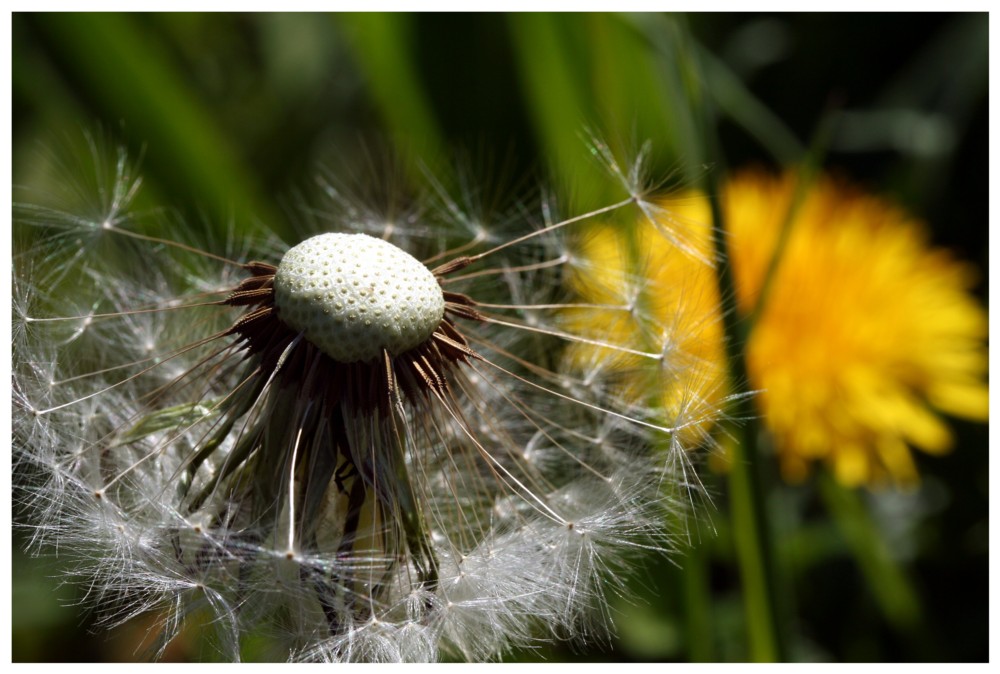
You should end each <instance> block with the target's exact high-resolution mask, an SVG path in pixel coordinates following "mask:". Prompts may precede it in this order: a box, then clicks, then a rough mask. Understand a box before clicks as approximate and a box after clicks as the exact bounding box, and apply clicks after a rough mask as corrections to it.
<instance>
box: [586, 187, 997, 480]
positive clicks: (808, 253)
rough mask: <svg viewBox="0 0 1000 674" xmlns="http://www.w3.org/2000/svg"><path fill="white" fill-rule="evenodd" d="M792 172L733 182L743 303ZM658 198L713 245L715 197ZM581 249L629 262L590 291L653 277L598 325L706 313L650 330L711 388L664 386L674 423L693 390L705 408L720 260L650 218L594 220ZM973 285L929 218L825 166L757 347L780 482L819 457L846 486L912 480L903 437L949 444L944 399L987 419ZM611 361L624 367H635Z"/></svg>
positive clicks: (604, 298)
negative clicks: (848, 182)
mask: <svg viewBox="0 0 1000 674" xmlns="http://www.w3.org/2000/svg"><path fill="white" fill-rule="evenodd" d="M795 180H796V178H795V175H794V174H792V173H788V174H786V175H785V176H783V177H780V178H778V177H774V176H771V175H768V174H766V173H764V172H759V171H752V172H744V173H742V174H740V175H737V176H736V177H734V178H733V179H731V180H730V181H729V183H728V184H727V185H726V187H725V188H724V190H723V194H722V206H723V212H724V215H725V224H726V228H727V230H728V232H727V235H728V236H729V237H730V251H731V256H732V260H731V261H730V264H731V265H732V269H733V273H734V276H735V282H736V288H737V295H738V298H737V300H738V305H739V308H740V311H741V313H743V314H744V315H746V314H747V313H749V312H750V311H752V309H753V307H754V306H755V304H756V302H757V299H758V296H759V293H760V291H761V286H762V284H763V281H764V276H765V274H766V270H767V266H768V263H769V261H770V259H771V257H772V254H773V253H774V250H775V246H776V244H777V241H778V237H779V232H780V230H781V226H782V222H783V220H784V219H785V217H786V216H787V213H788V211H789V208H790V205H791V200H792V197H793V192H794V189H795ZM662 206H663V207H664V208H666V209H667V210H668V211H669V212H670V213H671V214H672V216H671V217H672V219H673V220H674V221H675V222H674V224H676V225H677V226H676V227H674V228H673V229H674V230H675V231H678V232H681V233H683V236H684V239H685V241H686V242H687V243H688V244H689V245H690V248H691V249H692V250H693V251H694V252H696V253H701V254H702V255H703V256H706V257H707V256H709V255H710V252H711V249H710V238H709V237H708V236H707V234H708V226H709V225H708V224H707V223H710V222H711V213H710V211H709V203H708V200H707V199H706V198H705V197H704V196H703V195H700V194H698V193H687V194H682V195H680V196H678V197H675V198H673V199H671V200H670V201H669V202H663V203H662ZM581 253H582V255H583V256H584V257H585V258H587V259H589V260H592V261H593V262H594V263H595V268H608V267H609V265H617V269H618V270H620V272H621V275H619V276H612V275H609V274H604V275H595V276H592V277H589V278H587V279H582V278H581V279H576V280H575V285H576V287H577V291H578V292H580V293H582V294H583V295H584V296H586V297H588V298H589V299H590V300H591V301H594V302H601V303H614V302H619V303H622V302H625V303H628V302H629V301H630V300H629V298H628V297H622V295H623V293H624V294H625V295H638V293H637V292H633V291H628V290H622V287H623V286H624V287H628V286H629V283H628V282H627V279H628V278H629V277H628V270H629V269H635V268H636V264H638V265H639V267H638V268H640V269H642V270H643V271H642V272H641V273H639V274H638V275H639V276H645V277H647V278H648V279H649V280H650V281H652V283H653V285H652V290H648V291H647V293H646V294H647V298H648V299H647V300H646V301H645V302H643V303H642V306H641V307H637V306H633V307H632V308H633V309H640V308H641V311H638V310H635V311H632V312H630V313H628V314H627V316H628V318H624V319H623V318H620V317H619V318H618V319H614V320H611V319H609V320H608V321H607V322H606V323H603V324H601V325H599V326H593V327H595V328H596V330H595V334H602V335H604V337H605V339H607V340H609V341H615V342H617V340H619V339H620V338H621V334H620V333H621V332H623V331H631V333H632V334H633V336H634V339H635V340H636V341H637V343H638V344H639V345H640V346H641V345H642V343H643V340H647V339H648V336H649V334H650V328H649V326H655V325H657V324H658V320H657V319H660V320H659V322H660V323H661V322H662V321H663V320H666V319H667V317H677V316H681V317H691V316H700V317H702V318H701V319H700V321H699V324H697V325H694V324H690V323H689V324H682V325H678V324H676V323H672V324H668V325H667V326H666V328H665V329H666V331H667V333H669V334H666V335H663V334H661V335H658V336H656V339H659V340H660V342H661V343H669V344H670V345H671V349H672V350H675V351H676V352H677V353H683V354H685V355H686V356H687V357H690V358H694V359H698V360H699V361H701V362H702V363H703V364H704V368H703V372H704V373H705V375H704V377H703V381H704V385H703V386H702V388H701V389H700V390H692V389H691V388H690V387H689V388H687V389H686V390H685V391H684V392H683V393H682V394H681V393H679V392H676V391H663V392H662V396H663V397H662V399H661V400H659V401H657V402H658V403H659V405H660V406H661V409H663V410H665V412H666V414H667V415H668V416H673V417H674V418H679V419H687V418H688V417H686V416H685V414H684V409H683V408H684V406H685V405H690V403H691V401H692V400H696V401H701V402H703V403H704V404H705V406H706V408H707V407H710V406H711V405H712V404H713V403H714V402H717V401H718V400H719V399H720V398H721V396H722V395H724V393H725V387H724V386H720V382H721V381H722V380H723V378H724V364H723V350H722V337H723V335H722V329H721V324H720V323H719V320H718V317H719V314H718V291H717V288H716V281H715V277H714V274H715V272H714V270H713V269H711V268H710V267H709V266H708V265H706V264H704V263H703V262H700V261H698V260H697V259H695V257H696V256H692V255H684V254H679V253H678V251H677V250H676V246H672V245H667V242H666V241H665V240H664V239H663V237H662V235H661V234H660V233H659V232H658V231H656V230H655V229H653V227H651V226H649V225H642V224H640V225H637V226H636V227H634V228H629V227H612V226H610V225H608V226H605V227H602V228H599V229H597V230H596V231H594V232H593V236H592V237H590V238H589V239H588V240H586V241H584V242H582V244H581ZM623 280H624V281H626V282H625V283H624V284H623ZM974 282H975V272H974V270H973V269H972V268H971V267H970V266H969V265H967V264H964V263H962V262H959V261H956V260H955V259H953V258H952V257H951V256H950V255H949V254H948V253H947V252H945V251H943V250H939V249H934V248H931V247H929V245H928V241H927V233H926V231H925V228H924V226H923V224H922V223H920V222H918V221H915V220H914V219H912V218H910V217H909V216H907V215H906V214H905V213H904V212H902V211H901V210H900V209H899V208H897V207H895V206H893V205H891V204H889V203H887V202H885V201H882V200H880V199H878V198H875V197H872V196H868V195H865V194H861V193H859V192H857V191H856V190H854V189H852V188H850V187H848V186H845V185H844V184H842V183H840V182H838V181H836V180H834V179H831V178H821V179H820V180H818V181H817V182H816V183H815V184H814V185H813V186H812V187H811V188H810V190H809V192H808V194H807V195H806V196H805V199H804V200H803V202H802V204H801V206H800V207H799V209H798V211H797V213H796V216H795V220H794V222H793V223H792V225H791V231H790V235H789V238H788V240H787V244H786V248H785V250H784V253H783V256H782V258H781V260H780V263H779V265H778V268H777V270H776V272H775V277H774V280H773V284H772V286H771V288H770V291H769V297H768V298H767V301H766V303H765V305H764V310H763V313H762V314H761V315H760V317H759V320H758V322H757V324H756V325H755V326H754V328H753V330H752V334H751V336H750V338H749V343H748V344H747V361H748V369H749V374H750V378H751V381H750V386H751V387H752V388H754V389H757V390H759V391H760V393H759V395H758V397H757V403H758V405H759V409H760V411H761V414H762V417H763V421H764V423H765V424H766V426H767V427H768V428H769V430H770V431H771V434H772V436H773V438H774V442H775V448H776V452H777V455H778V458H779V460H780V463H781V468H782V472H783V474H784V476H785V478H786V479H788V480H790V481H797V480H801V479H803V478H804V477H805V476H806V475H807V474H808V470H809V466H810V464H811V463H812V462H814V461H824V462H825V463H827V464H828V465H829V466H830V468H831V469H832V470H833V472H834V474H835V475H836V477H837V478H838V479H839V480H840V481H841V482H842V483H844V484H847V485H851V486H854V485H860V484H879V483H884V482H887V481H892V482H895V483H898V484H907V483H912V482H914V481H915V480H916V479H917V472H916V469H915V466H914V463H913V459H912V456H911V454H910V450H909V447H911V446H912V447H916V448H918V449H920V450H923V451H925V452H928V453H931V454H940V453H942V452H945V451H947V450H948V449H949V448H950V446H951V443H952V436H951V432H950V431H949V429H948V427H947V426H946V425H945V424H944V422H943V421H942V420H941V419H940V418H939V416H938V415H937V414H936V413H935V412H934V410H940V411H943V412H947V413H950V414H953V415H955V416H959V417H965V418H968V419H973V420H986V419H987V417H988V389H987V385H986V383H985V377H984V375H985V373H986V371H987V353H986V346H985V338H986V336H987V330H988V329H987V317H986V312H985V310H984V309H983V308H982V307H981V306H980V305H979V304H978V303H977V302H976V301H975V299H974V298H973V297H972V296H971V295H970V294H969V289H970V287H971V286H972V285H973V283H974ZM633 285H634V286H635V287H636V288H638V287H639V285H640V283H639V282H638V281H636V282H635V283H634V284H633ZM680 305H683V306H684V308H685V309H686V310H685V311H678V310H677V309H678V306H680ZM619 313H621V312H619ZM706 316H710V317H714V320H711V319H709V320H706V319H705V318H704V317H706ZM570 320H571V321H572V318H570ZM578 357H579V356H578ZM591 357H594V355H593V354H592V355H591ZM612 367H618V368H620V369H621V370H623V371H628V369H629V364H628V363H627V362H624V361H619V362H617V363H616V364H615V365H613V366H612ZM626 377H627V375H626ZM631 383H632V384H633V385H635V386H638V385H648V383H649V382H648V381H647V382H638V381H634V380H633V381H632V382H631ZM695 429H696V426H695V425H692V430H695ZM701 432H704V429H701Z"/></svg>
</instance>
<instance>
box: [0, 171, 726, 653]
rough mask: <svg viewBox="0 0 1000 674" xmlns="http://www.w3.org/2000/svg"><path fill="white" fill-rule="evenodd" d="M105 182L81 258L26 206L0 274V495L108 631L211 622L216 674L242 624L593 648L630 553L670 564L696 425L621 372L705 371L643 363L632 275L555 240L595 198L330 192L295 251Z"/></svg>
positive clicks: (293, 636)
mask: <svg viewBox="0 0 1000 674" xmlns="http://www.w3.org/2000/svg"><path fill="white" fill-rule="evenodd" d="M111 154H112V155H113V156H115V157H118V156H120V155H118V154H114V153H111ZM116 166H117V174H116V175H117V176H118V177H117V181H118V183H119V184H120V185H121V187H120V188H118V192H121V193H122V194H125V195H128V196H129V197H130V198H129V199H121V200H119V201H118V202H116V203H117V206H116V209H115V212H114V217H115V219H114V226H113V227H112V228H110V229H108V230H107V231H104V232H103V233H102V238H101V240H100V241H99V245H98V242H97V240H96V239H90V244H89V245H88V246H85V247H83V248H79V247H77V246H76V245H75V244H74V243H72V242H73V241H74V240H75V239H76V238H79V235H80V234H81V233H82V234H87V233H88V232H89V229H88V228H90V227H91V225H88V224H86V223H85V222H83V221H80V220H79V219H74V217H73V216H72V213H66V212H65V211H57V210H53V209H33V208H28V209H24V212H25V213H27V215H26V216H23V217H22V218H21V219H20V220H19V223H20V224H23V225H27V226H35V227H43V228H44V229H43V232H48V233H50V236H48V237H47V238H46V237H45V236H40V237H38V240H39V241H40V242H39V243H37V244H34V245H33V247H32V248H31V249H30V250H28V251H26V252H25V253H23V255H22V256H21V257H20V260H19V261H20V263H21V264H19V265H18V269H17V270H15V281H16V282H15V289H16V293H15V320H16V321H17V329H16V330H15V333H14V334H15V340H14V352H15V357H14V361H15V376H14V402H15V409H16V417H15V418H16V423H15V447H16V454H15V456H16V460H15V465H16V466H17V468H16V470H18V471H20V473H23V474H24V478H23V480H20V481H21V482H22V483H23V485H22V486H21V487H20V488H19V491H18V499H19V501H20V504H21V505H22V506H23V508H24V510H25V511H27V512H30V513H31V524H30V526H31V527H32V529H31V530H32V534H33V536H34V549H36V550H40V549H42V548H43V546H46V545H52V546H58V548H59V549H60V550H61V551H62V550H68V551H71V552H70V553H69V554H70V555H71V556H72V564H73V572H74V574H75V575H77V576H79V577H80V578H81V579H83V580H84V582H86V583H87V587H88V588H90V592H91V594H90V597H89V601H90V602H91V603H92V604H94V605H95V606H97V607H98V608H99V610H100V612H101V614H102V617H103V618H105V620H106V622H108V623H109V624H114V623H116V622H119V621H122V620H126V619H128V618H130V617H132V616H135V615H138V614H139V613H141V612H143V611H146V610H150V609H153V608H157V609H159V610H162V611H166V615H167V618H166V619H165V620H164V627H165V629H166V630H167V633H166V634H165V636H164V639H165V640H169V638H170V637H171V636H172V635H173V634H174V633H176V630H178V629H180V626H181V625H183V624H185V622H186V620H187V619H188V617H189V616H193V615H199V612H207V615H208V616H210V618H209V622H210V624H211V626H212V628H213V632H214V633H216V634H217V637H218V642H219V645H220V646H221V647H222V648H223V649H224V652H225V654H226V655H228V656H229V657H231V658H233V659H236V658H238V657H239V655H240V644H241V641H242V640H243V639H245V638H246V636H247V635H249V634H256V633H258V632H260V631H261V630H263V631H265V632H267V633H268V634H271V635H273V636H274V638H275V641H276V643H277V644H280V648H281V649H282V650H281V651H280V652H278V653H276V655H277V656H278V657H282V658H290V659H305V660H319V661H351V660H369V661H384V660H404V661H414V660H433V659H437V658H439V657H441V656H442V655H444V654H448V655H450V656H453V657H459V658H465V659H470V660H490V659H496V658H498V657H500V656H501V655H502V654H503V653H504V652H506V651H507V650H508V649H510V648H513V647H518V646H530V645H532V644H534V643H537V641H538V640H539V639H551V638H559V639H564V638H574V637H589V636H591V635H596V634H599V633H600V632H601V629H603V627H604V626H606V625H607V624H608V623H609V617H608V616H607V607H606V605H605V602H604V596H605V594H606V592H607V591H608V590H612V591H617V590H616V588H619V587H620V584H621V582H622V581H621V579H622V578H623V577H624V573H622V571H623V570H624V569H625V568H627V566H628V559H629V557H630V555H631V554H633V553H637V552H639V551H644V550H650V551H654V550H655V551H659V552H666V551H669V550H670V549H672V548H673V547H674V541H673V540H672V538H671V537H670V535H669V534H668V533H666V532H665V531H664V530H663V523H664V522H665V521H666V520H667V519H668V513H670V512H672V511H674V510H679V509H682V508H685V507H687V504H686V502H685V501H684V500H683V499H681V498H678V497H677V493H678V491H683V490H684V489H686V488H688V487H686V486H685V487H680V486H678V485H680V484H684V485H692V486H691V487H690V488H692V489H697V479H696V478H692V476H691V475H689V474H688V472H687V471H689V470H690V465H689V464H688V462H687V461H688V460H687V458H686V456H687V454H688V452H689V451H690V449H691V447H690V444H689V443H688V441H687V440H686V437H687V436H686V435H685V434H678V433H675V432H674V431H673V427H675V426H676V427H678V428H680V427H682V424H684V423H688V422H687V420H686V419H680V420H678V419H671V418H665V417H664V416H663V411H662V410H658V409H656V408H655V407H653V406H650V405H649V404H648V402H647V400H648V399H649V398H650V395H649V394H648V392H643V391H641V390H640V389H639V387H636V386H634V385H633V384H631V383H630V382H629V381H626V380H625V379H623V378H622V377H621V376H620V373H619V372H618V371H617V369H616V367H614V364H615V363H619V362H628V363H629V364H630V367H631V368H632V370H636V371H638V370H642V369H643V368H645V369H646V370H648V371H649V373H655V376H656V377H657V378H659V379H658V381H662V380H663V379H664V378H668V377H669V378H670V380H671V382H672V383H673V384H674V385H675V386H677V387H679V388H681V389H684V388H685V382H686V381H696V380H697V377H696V375H697V374H698V373H697V372H692V371H690V370H691V369H692V368H693V369H694V370H697V369H698V368H699V367H701V365H700V364H699V362H698V361H697V359H689V360H687V361H685V360H683V359H674V358H671V361H672V365H671V367H670V368H664V367H663V365H662V363H661V362H660V361H662V360H664V358H663V357H662V356H661V355H660V353H659V351H662V350H663V349H662V348H661V347H662V344H661V342H662V341H663V339H664V337H663V335H664V334H665V333H666V332H669V330H668V329H667V328H664V327H663V325H661V324H660V323H657V321H656V320H654V319H655V313H654V312H653V311H651V310H650V309H649V307H648V297H647V295H648V291H649V288H648V287H646V286H644V285H643V284H642V282H641V277H640V276H638V275H631V274H619V275H618V276H617V278H618V279H620V280H621V281H622V285H621V287H620V288H615V287H613V286H614V284H613V283H612V282H611V280H610V276H601V274H600V273H599V272H600V271H601V270H600V269H599V265H598V264H595V263H594V262H593V260H592V259H588V258H586V257H583V256H579V255H576V254H575V253H574V252H573V249H572V247H571V246H570V245H569V244H568V243H567V238H568V237H567V236H566V234H567V232H566V231H565V230H567V229H570V228H572V226H574V225H575V224H576V223H578V222H580V223H582V222H584V221H586V220H587V219H589V218H592V217H596V216H597V215H603V214H604V213H606V212H607V211H606V210H605V211H602V212H600V213H598V212H594V213H590V214H584V215H581V216H576V217H574V218H570V219H567V220H561V221H558V220H555V219H554V215H553V213H554V212H555V211H554V208H553V207H551V205H550V206H549V207H548V208H545V209H544V214H543V218H542V220H543V221H544V224H539V225H533V224H531V223H532V222H533V220H532V219H525V218H524V217H523V216H524V211H525V208H524V205H523V204H518V206H517V208H516V209H514V214H513V215H507V214H503V215H502V216H501V217H499V218H498V219H493V220H491V219H490V218H488V217H485V216H484V215H483V214H480V213H477V214H475V215H470V214H468V213H465V212H463V210H462V206H461V205H460V203H459V202H455V201H451V200H448V199H445V198H443V197H442V196H441V195H440V194H437V195H435V196H434V197H433V198H425V199H424V200H423V201H421V202H420V203H421V204H422V205H418V206H417V207H414V208H412V209H411V208H407V209H405V210H403V211H399V212H396V209H390V211H392V212H384V210H385V209H380V208H377V207H376V208H364V207H361V206H360V205H359V204H357V202H355V201H354V200H353V198H352V197H351V196H350V195H348V194H347V193H346V192H345V191H344V190H342V189H340V188H337V189H333V188H329V185H330V184H328V183H324V185H325V186H326V187H328V188H329V189H326V190H325V192H324V194H325V195H326V197H329V199H330V200H331V201H332V205H330V204H328V205H327V206H328V207H327V208H326V209H325V210H324V208H323V207H316V208H314V209H311V210H310V213H311V214H312V215H313V216H315V219H316V220H317V223H318V224H319V225H321V226H322V229H326V230H332V231H327V232H325V233H322V234H317V235H316V236H313V237H312V238H306V239H305V240H304V241H303V242H302V243H300V244H298V245H296V246H294V247H292V248H290V249H289V248H287V246H284V245H282V244H277V243H275V242H274V239H273V237H272V238H268V237H262V238H261V239H260V240H258V239H257V238H244V237H240V238H239V239H238V240H234V241H212V240H207V241H205V240H199V239H198V238H197V237H198V236H199V234H198V233H193V232H191V231H187V230H185V231H184V232H180V231H173V230H171V228H170V227H169V226H165V227H164V230H165V232H166V233H165V234H163V235H162V236H153V235H151V234H146V233H145V232H144V230H143V229H142V228H141V226H140V225H139V224H138V223H137V222H136V221H135V220H134V218H133V212H132V211H131V208H130V206H131V196H133V190H134V189H138V187H137V186H138V182H137V179H136V178H135V177H134V176H133V175H132V174H131V171H124V168H126V167H127V166H128V163H127V162H124V161H120V162H119V163H118V164H117V165H116ZM126 187H127V188H128V189H125V188H126ZM114 189H115V188H113V189H112V191H114ZM441 202H443V203H441ZM436 203H437V204H439V205H438V206H437V207H435V206H434V204H436ZM613 208H623V209H632V210H638V209H637V207H636V201H635V200H634V199H629V200H626V201H622V202H620V203H619V204H618V205H617V206H614V207H613ZM39 213H44V214H45V217H46V219H45V221H44V222H42V221H41V220H40V219H39V215H38V214H39ZM388 216H392V217H388ZM643 217H646V216H643ZM87 222H90V220H88V221H87ZM53 223H54V224H53ZM386 223H392V225H391V226H389V225H386ZM358 230H360V233H359V231H358ZM363 232H367V233H369V234H376V235H379V236H383V237H385V239H379V238H374V237H373V236H369V235H367V234H365V233H363ZM470 236H471V240H470V239H469V237H470ZM417 255H421V256H422V257H419V258H418V257H416V256H417ZM419 260H423V262H421V261H419ZM588 275H589V278H590V279H591V281H590V282H591V283H592V284H595V285H597V286H599V287H600V288H602V289H604V290H606V292H605V293H604V296H602V298H601V299H600V300H595V301H593V302H587V303H581V302H580V300H579V299H578V297H577V294H576V292H575V289H574V288H573V287H572V285H571V284H570V279H571V277H572V278H580V279H585V278H588ZM609 306H610V307H613V311H614V318H613V319H612V321H611V322H609V323H607V324H605V325H603V326H594V324H593V323H588V322H587V321H586V320H585V318H586V315H588V314H593V312H595V311H598V310H600V309H601V308H602V307H603V308H607V307H609ZM29 316H30V317H31V318H32V319H37V320H30V321H29V320H28V317H29ZM618 321H625V322H627V323H628V324H629V325H641V326H643V329H645V330H646V332H647V334H648V335H649V336H650V342H651V344H652V345H653V347H655V348H646V347H643V348H633V346H634V345H632V344H631V343H629V344H628V346H626V345H625V344H624V343H623V342H622V341H618V340H616V337H617V334H616V333H615V332H614V331H610V330H609V328H610V327H613V326H614V325H615V324H616V322H618ZM84 323H87V325H86V327H85V329H83V328H84ZM678 324H686V323H680V322H679V323H678ZM658 340H660V341H658ZM584 346H586V347H588V348H577V347H584ZM595 347H596V348H595ZM574 354H575V355H574ZM651 376H652V375H651ZM687 388H688V389H690V386H688V387H687ZM689 397H691V398H692V399H694V398H696V396H695V395H694V394H693V393H691V391H690V390H689ZM709 404H710V403H709V402H705V405H709ZM703 411H704V412H705V414H710V412H711V410H704V409H703ZM692 414H693V412H692ZM674 422H677V423H674ZM664 448H667V449H664ZM667 452H669V454H667ZM665 487H669V488H665ZM97 494H100V498H97V497H96V495H97Z"/></svg>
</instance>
